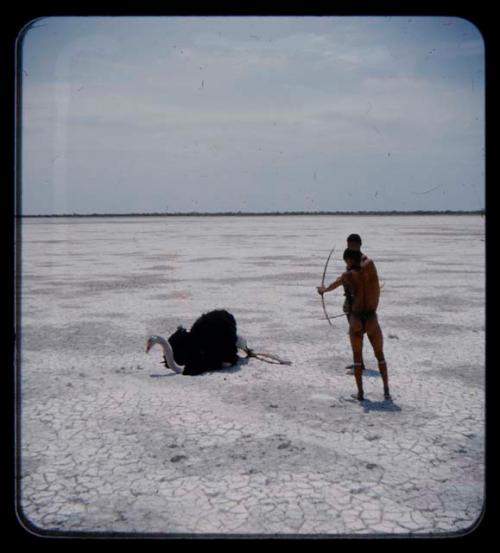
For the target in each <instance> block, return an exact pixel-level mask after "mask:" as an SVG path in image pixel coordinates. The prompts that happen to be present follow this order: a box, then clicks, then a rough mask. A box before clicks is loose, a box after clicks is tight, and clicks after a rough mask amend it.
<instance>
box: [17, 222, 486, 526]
mask: <svg viewBox="0 0 500 553" xmlns="http://www.w3.org/2000/svg"><path fill="white" fill-rule="evenodd" d="M22 230H23V233H22V280H21V283H22V288H21V291H22V296H21V325H20V333H19V334H18V336H19V337H20V342H19V347H20V349H19V358H18V378H19V382H20V389H21V393H20V395H19V397H18V398H17V404H18V422H19V436H18V437H19V440H18V451H17V454H18V456H19V461H20V462H19V466H20V469H19V474H18V479H19V489H18V491H19V493H18V502H19V504H18V512H19V516H20V517H21V520H22V521H23V523H24V524H25V525H26V526H27V527H28V528H29V529H30V530H31V531H33V532H35V533H49V534H56V533H79V534H81V533H83V534H86V533H92V534H95V533H110V532H112V533H124V534H131V533H133V534H139V535H145V536H146V535H150V534H155V535H158V534H159V535H186V534H188V535H192V534H194V535H205V534H208V535H254V534H259V535H262V534H264V535H317V536H343V535H366V536H370V535H387V534H389V535H399V536H401V535H402V536H407V535H428V534H432V535H445V534H448V533H457V532H464V531H467V530H468V529H470V528H471V527H473V525H474V524H475V523H476V522H477V521H478V519H479V517H480V516H481V510H482V507H483V502H484V463H485V459H484V411H485V404H484V376H485V375H484V371H485V360H484V356H485V347H484V342H485V327H484V325H485V320H484V317H485V289H484V286H485V282H484V280H485V278H484V277H485V275H484V265H485V263H484V243H483V241H484V220H482V219H481V218H480V217H475V216H432V217H423V216H407V217H395V216H394V217H248V218H247V217H239V218H235V217H232V218H224V217H221V218H219V217H208V218H128V219H122V218H112V219H101V218H100V219H77V218H75V219H51V220H50V219H40V220H26V221H24V222H23V229H22ZM351 232H357V233H359V234H361V236H362V237H363V241H364V243H363V250H364V251H365V252H366V253H367V254H368V255H369V256H371V257H373V259H374V260H375V262H376V264H377V268H378V272H379V276H380V280H381V283H382V285H383V288H382V295H381V301H380V307H379V320H380V324H381V327H382V330H383V332H384V338H385V343H384V349H385V357H386V359H387V363H388V371H389V379H390V384H391V392H392V396H393V400H392V402H390V401H384V400H383V394H382V383H381V379H380V377H379V374H378V371H377V365H376V362H375V358H374V357H373V354H372V352H371V350H370V346H369V343H368V342H366V343H365V346H364V356H365V362H366V366H367V370H366V372H365V375H364V386H365V396H366V401H364V402H357V401H355V400H353V399H352V398H351V394H352V393H354V391H355V386H354V378H353V376H352V375H349V374H347V372H346V370H345V367H346V365H348V364H350V363H351V353H350V346H349V340H348V335H347V323H346V321H345V319H344V318H343V317H339V318H336V319H333V327H330V326H329V325H328V324H327V322H326V321H325V320H323V318H324V315H323V312H322V310H321V304H320V299H319V296H318V295H317V293H316V290H315V287H316V286H317V285H319V283H320V280H321V274H322V270H323V264H324V261H325V258H326V255H327V254H328V251H329V249H330V248H331V246H332V245H333V244H330V240H331V241H332V242H333V243H335V242H336V244H337V247H336V252H335V254H334V256H333V260H332V261H331V262H330V266H329V269H328V275H327V282H331V281H332V280H333V279H334V278H335V277H336V276H337V275H338V274H339V273H340V272H341V271H342V270H343V263H342V262H341V255H342V251H343V248H344V246H345V237H346V236H347V235H348V234H350V233H351ZM330 237H334V238H333V239H332V238H330ZM325 300H326V303H327V307H328V311H329V312H330V315H332V316H336V315H338V314H341V313H342V303H343V296H342V294H341V293H340V292H339V293H335V292H334V293H331V294H328V295H326V296H325ZM215 308H226V309H228V310H230V311H231V312H232V313H233V314H234V315H235V317H236V319H237V322H238V330H239V333H240V334H242V335H244V336H245V337H246V338H247V340H248V344H249V346H250V347H251V348H252V349H254V350H256V351H265V352H271V353H274V354H276V355H279V356H280V357H283V358H286V359H288V360H290V361H291V362H292V365H290V366H286V365H270V364H266V363H263V362H262V361H259V360H257V359H241V360H240V362H239V363H238V365H236V366H235V367H232V368H230V369H227V370H223V371H216V372H211V373H206V374H204V375H200V376H196V377H188V376H182V375H176V374H174V373H172V372H169V371H167V370H165V368H164V367H163V366H162V365H160V364H159V362H160V361H161V350H160V349H153V350H152V351H151V352H150V353H149V355H146V354H145V352H144V347H145V340H146V338H147V336H148V335H149V334H152V333H155V334H160V335H164V336H168V335H169V334H170V333H171V332H173V331H174V330H175V328H176V326H177V325H179V324H182V325H184V326H186V327H189V326H190V325H191V324H192V323H193V322H194V320H195V319H196V318H197V317H198V316H199V315H200V314H201V313H202V312H204V311H208V310H211V309H215Z"/></svg>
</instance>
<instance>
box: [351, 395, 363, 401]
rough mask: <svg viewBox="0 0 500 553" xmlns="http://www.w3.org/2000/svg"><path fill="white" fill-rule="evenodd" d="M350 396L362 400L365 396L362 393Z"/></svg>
mask: <svg viewBox="0 0 500 553" xmlns="http://www.w3.org/2000/svg"><path fill="white" fill-rule="evenodd" d="M351 397H352V398H353V399H357V400H358V401H364V400H365V396H364V395H363V394H351Z"/></svg>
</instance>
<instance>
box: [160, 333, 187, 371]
mask: <svg viewBox="0 0 500 553" xmlns="http://www.w3.org/2000/svg"><path fill="white" fill-rule="evenodd" d="M155 342H156V343H157V344H160V346H161V347H162V348H163V355H164V356H165V359H166V360H167V363H168V368H169V369H172V370H173V371H175V372H176V373H181V372H182V367H180V366H179V365H178V364H177V363H176V362H175V359H174V352H173V351H172V346H171V345H170V344H169V343H168V341H167V340H165V338H162V337H161V336H155Z"/></svg>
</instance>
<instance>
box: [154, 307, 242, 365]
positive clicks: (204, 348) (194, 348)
mask: <svg viewBox="0 0 500 553" xmlns="http://www.w3.org/2000/svg"><path fill="white" fill-rule="evenodd" d="M154 344H160V345H161V346H162V347H163V352H164V360H165V365H166V366H167V367H169V368H171V369H172V370H174V371H176V372H182V374H185V375H196V374H201V373H203V372H206V371H211V370H217V369H222V368H224V367H227V366H231V365H234V364H235V363H237V361H238V359H239V358H238V353H237V351H238V335H237V328H236V319H235V318H234V317H233V315H232V314H231V313H229V312H228V311H226V310H224V309H218V310H214V311H209V312H208V313H204V314H203V315H202V316H201V317H199V318H198V319H197V320H196V321H195V322H194V324H193V326H192V327H191V329H190V330H189V331H188V330H186V329H185V328H183V327H182V326H179V327H177V330H176V331H175V332H174V333H173V334H172V335H171V336H170V337H169V338H168V340H164V339H163V338H161V337H159V336H151V337H150V338H149V340H148V343H147V347H146V351H149V349H151V347H152V346H153V345H154ZM181 365H184V368H183V369H182V368H181Z"/></svg>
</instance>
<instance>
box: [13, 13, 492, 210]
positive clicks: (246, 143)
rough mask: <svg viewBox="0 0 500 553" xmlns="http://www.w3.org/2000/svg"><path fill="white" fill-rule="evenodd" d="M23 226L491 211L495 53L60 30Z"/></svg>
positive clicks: (292, 23)
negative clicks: (81, 217)
mask: <svg viewBox="0 0 500 553" xmlns="http://www.w3.org/2000/svg"><path fill="white" fill-rule="evenodd" d="M18 44H19V52H20V56H19V57H20V61H19V65H18V74H19V78H20V81H21V87H22V88H21V90H22V92H21V98H20V101H21V120H20V121H19V122H18V126H19V128H20V130H21V133H20V136H21V156H22V158H21V165H22V170H21V179H20V180H21V213H23V214H26V215H32V214H42V215H46V214H65V213H68V214H71V213H81V214H88V213H148V212H153V213H158V212H192V211H198V212H225V211H231V212H235V211H242V212H269V211H364V210H370V211H387V210H389V211H391V210H398V211H399V210H401V211H413V210H478V209H483V208H484V206H485V113H484V110H485V98H484V96H485V76H484V55H485V54H484V43H483V39H482V36H481V34H480V32H479V30H478V29H477V28H476V27H475V26H474V25H473V24H472V23H470V22H468V21H467V20H464V19H460V18H453V17H451V18H444V17H345V16H342V17H330V16H325V17H305V16H297V17H245V16H243V17H194V16H187V17H49V18H42V19H38V20H36V21H34V22H33V23H32V24H31V25H29V26H28V27H26V28H25V30H24V31H23V33H22V35H21V36H20V37H19V40H18Z"/></svg>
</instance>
